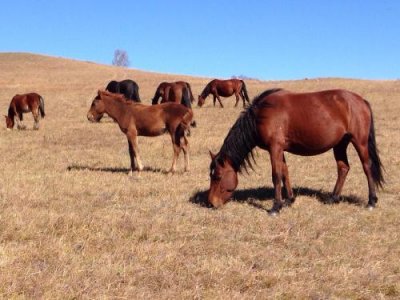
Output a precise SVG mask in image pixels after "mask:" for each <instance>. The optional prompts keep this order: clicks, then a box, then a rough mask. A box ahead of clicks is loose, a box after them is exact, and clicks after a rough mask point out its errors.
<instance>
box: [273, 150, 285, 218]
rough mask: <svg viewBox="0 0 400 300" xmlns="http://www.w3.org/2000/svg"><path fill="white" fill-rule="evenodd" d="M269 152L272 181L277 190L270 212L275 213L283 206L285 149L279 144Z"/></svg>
mask: <svg viewBox="0 0 400 300" xmlns="http://www.w3.org/2000/svg"><path fill="white" fill-rule="evenodd" d="M269 153H270V157H271V166H272V182H273V184H274V190H275V196H274V204H273V206H272V209H271V210H270V214H271V215H275V214H277V213H279V211H280V210H281V208H282V179H283V174H282V173H283V172H282V171H283V169H284V165H285V163H284V162H283V150H282V148H281V147H279V146H278V145H276V146H272V147H271V149H270V151H269ZM285 179H286V178H285Z"/></svg>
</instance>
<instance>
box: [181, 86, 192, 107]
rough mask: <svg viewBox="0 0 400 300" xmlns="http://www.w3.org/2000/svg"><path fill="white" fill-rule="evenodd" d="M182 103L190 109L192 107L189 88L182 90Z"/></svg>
mask: <svg viewBox="0 0 400 300" xmlns="http://www.w3.org/2000/svg"><path fill="white" fill-rule="evenodd" d="M181 104H183V105H184V106H186V107H187V108H189V109H192V102H191V101H190V92H189V88H187V87H184V88H183V91H182V101H181Z"/></svg>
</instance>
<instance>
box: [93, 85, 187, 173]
mask: <svg viewBox="0 0 400 300" xmlns="http://www.w3.org/2000/svg"><path fill="white" fill-rule="evenodd" d="M104 113H107V114H108V115H109V116H110V117H111V118H113V119H114V120H115V121H116V122H117V123H118V125H119V128H120V129H121V131H122V132H123V133H125V135H126V137H127V139H128V145H129V155H130V158H131V171H130V175H132V171H134V170H136V169H137V170H138V171H142V170H143V165H142V162H141V160H140V157H139V149H138V143H137V137H138V136H159V135H162V134H164V133H166V132H168V133H169V134H170V136H171V140H172V146H173V150H174V158H173V160H172V166H171V169H170V170H169V172H172V173H173V172H175V167H176V161H177V159H178V156H179V153H180V151H181V150H182V151H183V154H184V157H185V171H188V170H189V152H188V151H189V143H188V140H187V138H186V136H185V132H186V131H187V130H188V128H189V126H190V122H191V120H192V118H193V112H192V111H191V110H189V109H187V108H186V107H184V106H183V105H181V104H176V103H163V104H159V105H150V106H149V105H144V104H140V103H134V102H132V101H127V100H126V98H125V97H124V96H123V95H120V94H113V93H109V92H104V91H99V92H98V94H97V96H96V97H95V98H94V99H93V102H92V105H91V107H90V109H89V112H88V113H87V118H88V119H89V121H91V122H96V120H97V118H99V117H100V116H102V115H103V114H104ZM135 160H136V163H137V168H136V166H135Z"/></svg>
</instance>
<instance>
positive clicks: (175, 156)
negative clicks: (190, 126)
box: [168, 141, 181, 173]
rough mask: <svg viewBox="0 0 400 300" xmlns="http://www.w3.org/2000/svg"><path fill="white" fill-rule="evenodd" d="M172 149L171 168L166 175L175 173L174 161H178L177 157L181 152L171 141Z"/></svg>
mask: <svg viewBox="0 0 400 300" xmlns="http://www.w3.org/2000/svg"><path fill="white" fill-rule="evenodd" d="M172 148H173V151H174V157H173V159H172V166H171V168H170V169H169V171H168V173H175V171H176V161H177V160H178V157H179V152H181V147H180V146H179V145H177V144H176V143H175V141H172Z"/></svg>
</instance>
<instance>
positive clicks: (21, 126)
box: [14, 113, 26, 129]
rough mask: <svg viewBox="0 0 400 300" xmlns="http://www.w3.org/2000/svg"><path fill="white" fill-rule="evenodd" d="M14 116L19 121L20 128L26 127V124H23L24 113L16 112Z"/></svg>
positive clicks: (18, 126)
mask: <svg viewBox="0 0 400 300" xmlns="http://www.w3.org/2000/svg"><path fill="white" fill-rule="evenodd" d="M14 118H15V121H16V123H17V128H18V129H25V128H26V126H25V125H24V124H22V121H21V119H22V113H15V116H14Z"/></svg>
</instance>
